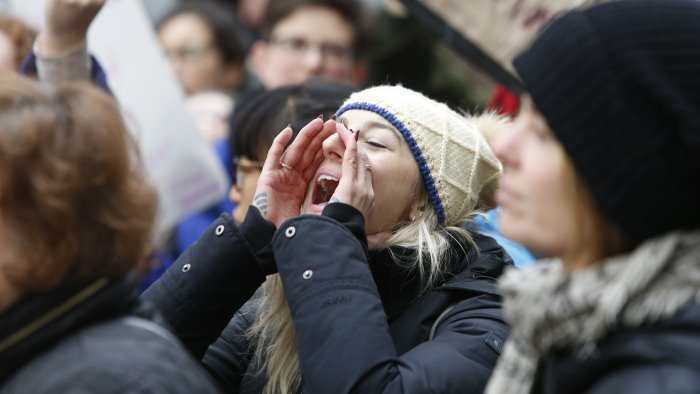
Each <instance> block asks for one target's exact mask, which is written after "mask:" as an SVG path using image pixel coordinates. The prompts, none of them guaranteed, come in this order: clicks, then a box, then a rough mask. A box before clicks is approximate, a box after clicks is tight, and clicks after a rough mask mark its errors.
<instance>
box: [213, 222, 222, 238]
mask: <svg viewBox="0 0 700 394" xmlns="http://www.w3.org/2000/svg"><path fill="white" fill-rule="evenodd" d="M214 233H215V234H216V235H217V236H219V235H221V234H223V233H224V225H223V224H220V225H218V226H216V230H214Z"/></svg>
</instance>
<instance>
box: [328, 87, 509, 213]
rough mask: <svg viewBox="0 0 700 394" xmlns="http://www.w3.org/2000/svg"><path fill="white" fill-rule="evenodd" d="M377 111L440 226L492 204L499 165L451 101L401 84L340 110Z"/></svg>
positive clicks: (357, 97) (366, 93)
mask: <svg viewBox="0 0 700 394" xmlns="http://www.w3.org/2000/svg"><path fill="white" fill-rule="evenodd" d="M349 110H365V111H371V112H374V113H376V114H378V115H380V116H381V117H383V118H384V119H386V120H387V121H388V122H389V123H391V124H392V125H393V126H394V127H396V129H397V130H398V131H399V132H400V133H401V134H402V135H403V137H404V139H405V140H406V142H407V143H408V147H409V149H410V150H411V152H412V153H413V157H414V158H415V159H416V162H417V163H418V169H419V170H420V173H421V176H422V177H423V180H424V182H425V185H426V187H427V189H428V194H429V195H430V199H431V201H432V204H433V209H434V210H435V213H436V214H437V217H438V221H439V222H440V224H442V225H446V226H452V225H455V224H457V223H458V222H459V221H460V220H464V219H466V218H467V217H468V216H469V215H470V214H471V213H472V212H473V211H474V210H475V209H483V210H487V209H490V208H493V207H494V206H495V205H496V204H495V202H494V195H493V194H494V191H495V189H496V186H497V181H498V178H499V175H500V173H501V164H500V162H499V161H498V160H497V159H496V156H495V155H494V153H493V151H491V148H490V147H489V145H488V143H487V142H486V140H485V139H484V137H483V135H482V134H481V132H480V131H479V130H478V129H477V128H476V126H475V125H474V124H473V123H472V122H471V121H470V120H468V119H467V118H465V117H464V116H462V115H460V114H458V113H456V112H454V111H452V110H451V109H450V108H448V107H447V105H445V104H442V103H438V102H436V101H433V100H431V99H429V98H427V97H425V96H423V95H422V94H420V93H418V92H415V91H413V90H410V89H406V88H404V87H402V86H377V87H372V88H368V89H365V90H362V91H360V92H357V93H353V94H352V95H351V96H350V98H349V99H348V100H347V101H345V103H344V104H343V105H342V107H341V108H340V109H339V110H338V112H337V113H336V115H337V116H340V115H342V114H343V113H345V112H346V111H349Z"/></svg>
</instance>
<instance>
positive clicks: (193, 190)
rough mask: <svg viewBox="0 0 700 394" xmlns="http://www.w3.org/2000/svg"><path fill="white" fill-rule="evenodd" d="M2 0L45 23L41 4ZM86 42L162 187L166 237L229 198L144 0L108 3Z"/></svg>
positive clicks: (223, 176)
mask: <svg viewBox="0 0 700 394" xmlns="http://www.w3.org/2000/svg"><path fill="white" fill-rule="evenodd" d="M0 1H4V2H5V4H4V5H5V7H6V8H9V12H10V13H12V14H15V15H17V16H18V17H20V18H23V19H25V20H27V21H28V22H29V23H30V24H32V25H34V26H38V27H40V26H41V25H42V24H43V23H42V22H43V1H39V0H30V1H27V0H0ZM88 42H89V47H90V52H91V53H92V54H94V55H95V56H96V57H97V58H98V59H99V61H100V63H101V64H102V66H103V67H104V69H105V72H106V73H107V77H108V81H109V86H110V88H111V89H112V92H113V93H114V95H115V96H116V98H117V99H118V100H119V103H120V105H121V106H122V110H123V113H124V114H125V118H126V119H127V123H128V124H129V125H130V128H131V129H132V131H133V133H134V135H135V136H136V139H137V140H138V142H139V145H140V147H141V150H142V154H143V159H144V161H145V166H146V169H147V171H148V174H149V177H150V179H151V180H152V182H153V184H154V185H155V187H156V188H157V189H158V192H159V197H160V212H159V220H158V228H159V230H160V233H161V235H162V233H163V232H164V231H166V230H168V229H169V228H170V227H171V226H172V225H173V224H174V223H175V222H176V221H177V220H179V219H180V218H181V217H182V216H183V215H185V214H188V213H192V212H194V211H196V210H198V209H201V208H203V207H206V206H208V205H210V204H211V203H213V202H214V201H217V200H219V199H221V198H222V197H223V196H225V195H226V192H227V191H228V190H227V180H226V174H225V173H224V170H223V168H222V166H221V165H220V164H219V162H218V159H217V158H216V156H215V154H214V152H213V149H212V148H211V147H210V146H209V145H207V143H206V142H205V141H204V140H203V139H202V137H201V136H200V134H199V132H198V131H197V129H196V128H195V124H194V120H193V119H192V117H191V116H190V115H189V114H188V113H187V111H186V109H185V97H184V93H183V91H182V89H181V88H180V87H179V85H178V84H177V81H176V80H175V76H174V73H173V72H172V70H171V68H170V66H169V64H168V63H167V59H166V58H165V56H164V54H163V51H162V49H161V47H160V46H159V44H158V42H157V38H156V35H155V33H154V31H153V27H152V25H151V22H150V21H149V20H148V17H147V15H146V13H145V10H144V8H143V5H142V4H141V2H140V1H139V0H109V1H108V2H107V4H106V5H105V6H104V8H103V9H102V10H101V11H100V14H99V15H98V16H97V19H96V20H95V21H94V23H93V24H92V26H91V28H90V31H89V36H88Z"/></svg>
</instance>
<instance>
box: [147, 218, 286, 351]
mask: <svg viewBox="0 0 700 394" xmlns="http://www.w3.org/2000/svg"><path fill="white" fill-rule="evenodd" d="M274 231H275V227H274V225H273V224H272V223H270V222H267V221H266V220H264V219H263V218H262V216H261V215H260V212H259V211H258V210H257V209H255V208H254V207H251V209H249V211H248V215H247V216H246V219H245V220H244V222H243V223H242V224H241V227H240V228H238V227H237V226H236V225H235V223H234V222H233V219H232V218H231V216H230V215H228V214H226V213H224V214H222V215H221V216H220V217H219V218H218V219H217V220H216V221H214V223H212V224H211V225H210V226H209V228H207V230H206V231H205V232H204V234H203V235H202V236H201V237H200V239H199V240H198V241H197V242H195V244H193V245H192V246H190V247H189V248H188V249H187V250H186V251H185V252H184V253H183V254H182V255H181V256H180V257H179V258H178V259H177V260H176V261H175V262H174V263H173V264H172V265H171V266H170V268H168V270H167V271H166V272H165V273H164V274H163V276H161V277H160V278H159V279H158V280H157V281H156V282H155V283H153V285H151V286H150V287H149V288H148V289H147V290H146V291H145V292H144V293H143V294H142V296H141V297H142V299H144V300H145V301H147V302H150V303H151V304H153V305H155V306H156V307H157V308H158V309H159V310H160V312H161V313H162V314H163V315H164V317H165V319H166V321H167V322H168V323H169V324H170V325H171V326H172V328H173V329H174V331H175V334H176V335H177V336H178V338H179V339H180V340H181V341H183V342H184V344H185V346H186V347H187V348H188V350H189V351H190V352H191V353H192V354H193V355H194V356H195V357H196V358H197V359H201V358H202V356H203V355H204V352H205V351H206V350H207V348H208V347H209V345H210V344H211V343H212V342H214V341H215V340H216V338H217V337H218V336H219V335H220V334H221V331H222V330H223V329H224V327H225V326H226V324H227V323H228V322H229V320H231V318H232V316H233V314H234V313H235V312H236V311H237V310H238V309H239V308H241V306H242V305H243V304H244V303H245V302H246V301H248V299H250V298H251V296H252V295H253V293H254V292H255V290H256V289H257V288H258V287H260V285H261V284H262V283H263V282H264V281H265V276H266V275H268V274H270V273H273V272H275V270H276V268H275V267H274V262H273V261H272V252H271V248H270V242H269V241H270V239H271V238H272V234H274Z"/></svg>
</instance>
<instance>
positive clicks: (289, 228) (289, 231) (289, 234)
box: [284, 226, 297, 238]
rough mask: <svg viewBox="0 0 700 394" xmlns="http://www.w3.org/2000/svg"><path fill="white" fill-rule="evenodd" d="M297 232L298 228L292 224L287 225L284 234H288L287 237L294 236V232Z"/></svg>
mask: <svg viewBox="0 0 700 394" xmlns="http://www.w3.org/2000/svg"><path fill="white" fill-rule="evenodd" d="M296 233H297V229H295V228H294V227H292V226H290V227H287V230H285V232H284V235H286V236H287V238H292V237H293V236H294V234H296Z"/></svg>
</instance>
